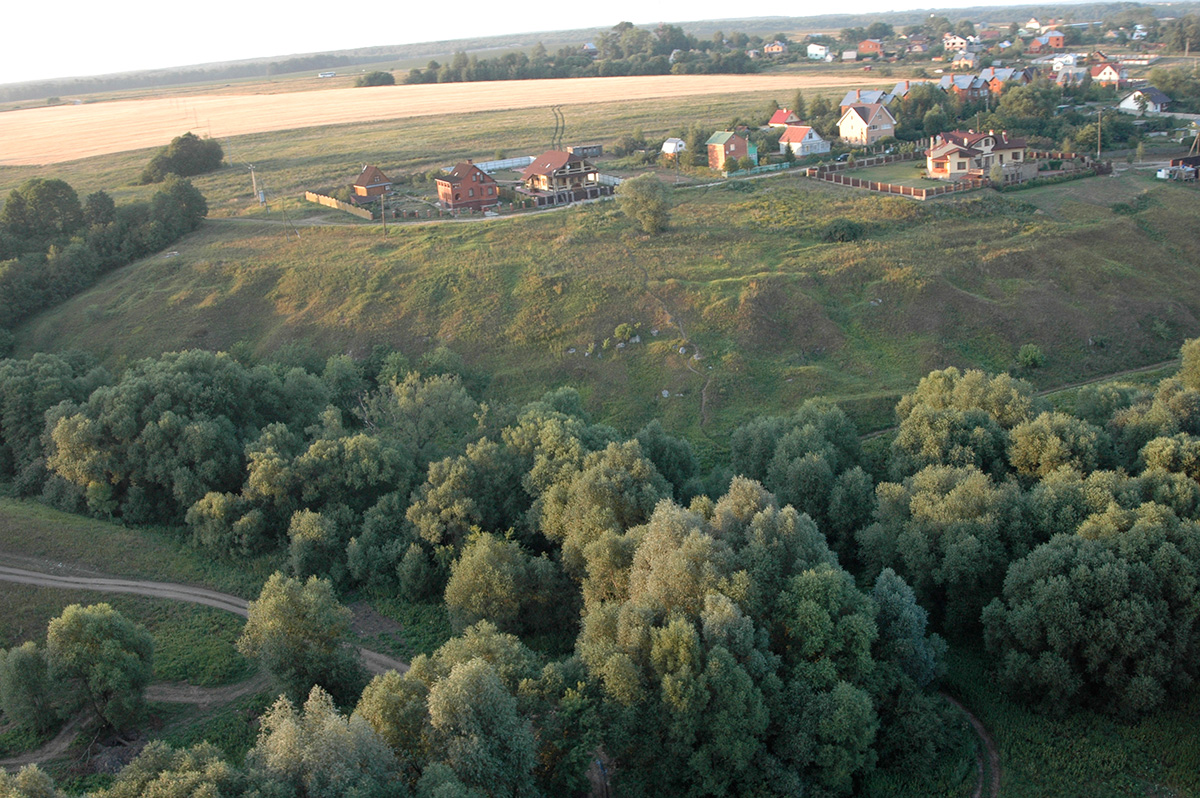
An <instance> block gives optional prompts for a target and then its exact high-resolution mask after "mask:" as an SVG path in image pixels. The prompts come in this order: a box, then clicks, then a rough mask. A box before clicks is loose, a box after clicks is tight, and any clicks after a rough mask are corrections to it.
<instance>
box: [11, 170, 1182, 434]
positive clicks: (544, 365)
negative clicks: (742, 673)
mask: <svg viewBox="0 0 1200 798" xmlns="http://www.w3.org/2000/svg"><path fill="white" fill-rule="evenodd" d="M1100 181H1103V182H1100ZM1083 182H1084V183H1088V182H1090V183H1093V186H1092V187H1091V194H1090V195H1089V194H1087V193H1083V194H1081V193H1080V192H1079V190H1078V188H1076V189H1074V191H1075V193H1074V194H1072V193H1068V192H1069V190H1070V187H1071V186H1072V185H1074V186H1076V187H1078V186H1079V185H1081V184H1067V185H1066V186H1063V187H1052V188H1050V189H1038V190H1036V191H1030V192H1023V193H1021V194H1016V195H1003V196H1002V195H997V194H994V193H992V192H987V193H981V194H977V195H974V196H972V197H970V198H967V199H964V200H954V201H950V202H944V201H938V202H932V203H928V204H925V205H919V204H916V203H913V202H911V201H907V200H902V199H890V198H883V197H879V196H875V195H869V194H866V193H862V192H854V191H851V190H846V189H839V188H834V187H826V186H823V185H818V184H815V183H814V182H813V181H809V180H805V179H803V178H797V177H790V176H789V177H783V178H775V179H771V180H767V181H754V182H751V183H743V184H734V185H736V186H739V187H740V190H731V189H730V187H728V186H727V187H723V188H710V189H701V190H692V191H682V192H678V193H677V195H676V197H675V200H676V205H675V207H674V210H673V211H672V219H671V228H670V230H668V231H667V232H666V233H663V234H661V235H658V236H654V237H646V236H643V235H641V234H639V233H637V232H636V231H635V229H634V227H633V226H632V225H631V224H630V223H629V220H628V219H626V218H625V217H624V216H623V215H622V214H621V213H620V212H619V211H618V210H617V208H616V205H615V203H602V204H598V205H592V206H588V207H578V208H573V209H570V210H568V211H562V212H554V213H546V214H539V215H535V216H529V217H524V218H519V219H508V220H495V221H485V222H461V223H449V224H435V225H424V226H410V227H401V228H390V229H389V234H388V237H387V238H386V239H385V238H383V237H382V236H381V234H380V231H379V230H378V229H374V228H371V229H368V228H363V227H313V228H305V229H304V230H303V232H302V235H301V237H300V238H299V239H297V238H295V237H294V236H291V237H288V236H287V235H285V228H283V227H270V226H265V225H257V226H247V225H244V224H241V223H238V222H236V221H228V220H224V221H222V220H218V221H210V222H208V223H207V224H206V226H205V228H203V229H202V230H201V231H200V232H199V233H196V234H193V235H192V236H191V237H189V238H187V239H185V240H184V241H183V242H181V244H180V245H179V249H178V255H177V256H171V257H162V256H160V257H156V258H153V259H148V260H145V261H142V262H139V263H135V264H133V265H131V266H129V267H127V268H126V269H123V270H121V271H119V272H117V273H114V274H113V275H111V276H110V277H108V278H107V279H106V280H105V281H103V282H102V283H101V284H99V285H98V286H96V287H95V288H94V289H92V290H90V291H88V292H86V293H84V294H82V295H80V296H78V297H76V298H75V299H73V300H72V301H70V302H68V303H66V304H64V305H62V306H61V307H59V308H57V309H55V310H53V311H52V312H49V313H46V314H43V315H42V316H40V317H38V318H36V319H34V320H32V321H31V322H30V323H28V324H27V325H25V326H24V327H23V328H22V329H21V330H19V331H18V354H29V353H31V352H33V351H37V350H61V349H66V348H72V347H78V348H83V349H87V350H91V351H94V352H96V353H98V354H100V355H101V356H103V357H105V358H107V359H108V360H110V361H112V362H119V361H121V360H125V359H128V358H136V357H142V356H148V355H157V354H158V353H160V352H162V351H164V350H172V349H180V348H189V347H203V348H212V349H228V348H230V347H233V346H235V345H239V344H240V346H241V348H243V349H248V350H249V351H253V352H254V353H257V354H259V355H267V354H269V353H271V352H272V351H274V350H276V349H278V348H279V347H280V346H282V345H285V344H287V343H289V342H294V341H306V342H308V343H310V344H311V345H312V347H314V348H315V349H316V350H317V351H318V352H319V353H321V354H322V355H325V354H331V353H336V352H345V353H350V354H352V355H358V356H361V355H364V354H365V353H366V352H368V351H369V350H370V347H371V346H372V345H374V344H377V343H388V344H392V345H395V346H397V347H399V348H401V349H402V350H404V351H405V352H407V353H410V354H420V353H421V352H424V351H426V350H428V349H430V348H432V347H433V346H436V345H438V344H447V345H449V346H451V347H452V348H454V349H455V350H457V351H459V352H461V353H462V354H463V355H464V356H465V357H466V359H467V360H468V362H469V363H470V364H471V365H472V366H474V367H475V368H478V369H480V370H482V371H485V372H488V373H491V374H492V375H493V378H494V379H493V382H492V392H493V393H494V394H495V395H496V396H497V397H502V398H511V399H528V398H531V397H534V396H536V395H538V394H539V393H540V392H541V391H543V390H545V389H546V388H548V387H551V386H555V385H560V384H572V385H575V386H577V387H578V388H580V390H581V391H582V392H583V394H584V396H585V398H586V399H587V401H588V402H589V405H590V407H591V408H592V409H593V410H594V411H595V412H596V414H597V416H598V417H599V418H601V419H604V420H607V421H608V422H610V423H614V424H616V425H618V426H622V427H627V428H635V426H636V425H640V424H641V423H644V422H645V421H646V420H648V419H649V418H652V417H658V418H661V419H663V422H664V424H667V425H668V426H670V427H672V428H674V429H676V430H679V431H682V432H688V433H690V434H691V435H692V436H693V437H702V436H705V435H706V434H707V435H708V436H712V438H713V439H715V440H719V441H724V439H725V433H726V432H727V431H728V430H729V429H730V428H731V427H732V426H733V425H736V424H737V423H739V422H740V421H742V420H744V419H745V418H746V417H748V416H751V415H757V414H762V413H768V412H776V411H781V410H784V409H785V408H787V407H789V406H791V405H793V404H794V403H796V402H798V401H800V400H802V399H803V398H805V397H808V396H812V395H815V394H827V395H831V396H834V397H837V398H839V399H841V400H843V401H844V402H845V403H846V406H847V407H848V408H849V409H850V410H851V411H852V412H857V413H858V414H859V415H860V417H862V418H863V419H864V420H866V421H868V422H869V423H876V424H882V423H886V422H887V420H888V414H889V411H890V406H891V403H892V402H893V401H894V397H895V395H896V394H897V393H898V392H900V391H901V390H904V389H906V388H907V387H909V386H911V385H912V384H914V383H915V382H916V380H917V379H919V378H920V377H921V376H922V375H924V374H925V373H927V372H928V371H929V370H931V369H934V368H939V367H943V366H946V365H958V366H978V367H983V368H987V369H991V370H1004V369H1009V368H1012V367H1013V366H1014V357H1015V354H1016V351H1017V349H1018V348H1019V347H1020V346H1021V345H1022V344H1025V343H1036V344H1037V345H1038V346H1040V347H1041V348H1042V350H1043V351H1044V352H1045V354H1046V365H1045V367H1044V368H1043V369H1041V370H1040V371H1037V372H1032V373H1030V374H1027V375H1026V376H1028V377H1030V378H1032V379H1034V380H1035V381H1036V382H1040V383H1043V384H1054V383H1058V382H1068V381H1071V380H1074V379H1079V378H1083V377H1087V376H1091V375H1095V374H1102V373H1106V372H1110V371H1117V370H1120V369H1122V368H1128V367H1131V366H1137V365H1141V364H1144V363H1148V362H1154V361H1157V360H1162V359H1164V358H1166V357H1169V356H1170V355H1171V354H1173V352H1174V351H1175V350H1176V349H1177V348H1178V346H1179V343H1180V341H1181V340H1182V339H1183V338H1184V337H1186V336H1192V335H1196V334H1197V333H1200V279H1198V278H1200V242H1197V240H1196V238H1195V236H1194V233H1193V232H1191V231H1194V230H1195V229H1196V225H1197V223H1198V222H1200V204H1198V203H1196V202H1195V193H1194V192H1193V191H1191V190H1189V189H1184V188H1180V187H1177V186H1162V185H1155V184H1154V181H1153V180H1151V179H1149V178H1148V177H1145V176H1141V175H1134V174H1132V173H1130V174H1128V175H1126V176H1124V177H1122V178H1120V179H1118V180H1111V179H1108V178H1099V179H1094V180H1093V181H1083ZM1055 189H1057V190H1058V191H1055ZM1081 197H1082V199H1081ZM1117 200H1132V202H1126V203H1125V204H1122V205H1116V202H1117ZM1110 201H1111V202H1112V203H1113V204H1114V205H1115V206H1116V207H1117V209H1118V211H1120V212H1114V210H1113V209H1112V208H1110V207H1108V206H1107V205H1105V204H1099V203H1107V202H1110ZM1031 202H1032V203H1037V205H1035V204H1031ZM1038 205H1041V206H1044V208H1045V210H1043V209H1042V208H1039V207H1038ZM838 219H853V220H856V221H857V222H859V223H860V224H861V225H862V227H863V238H862V239H861V240H859V241H853V242H846V243H827V242H825V241H824V238H825V236H826V230H827V227H828V225H829V224H830V223H831V222H833V221H834V220H838ZM248 230H249V231H252V232H251V233H249V234H248V233H247V231H248ZM623 323H627V324H630V325H633V326H635V327H636V332H637V333H638V334H639V335H640V339H641V340H640V343H629V344H628V345H626V346H624V347H620V348H618V346H617V343H618V341H617V339H616V337H614V329H615V328H616V327H617V326H618V325H620V324H623ZM637 325H640V327H638V326H637ZM606 339H607V340H608V346H607V348H605V341H606ZM589 347H591V348H592V352H591V354H587V353H588V350H589ZM572 350H573V351H572ZM697 355H699V358H698V359H697ZM664 391H665V392H666V393H667V394H668V395H667V396H664V395H663V392H664Z"/></svg>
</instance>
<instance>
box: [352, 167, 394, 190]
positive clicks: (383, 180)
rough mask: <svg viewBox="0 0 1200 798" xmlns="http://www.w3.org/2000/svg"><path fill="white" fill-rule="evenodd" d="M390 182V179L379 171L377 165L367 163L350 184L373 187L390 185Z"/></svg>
mask: <svg viewBox="0 0 1200 798" xmlns="http://www.w3.org/2000/svg"><path fill="white" fill-rule="evenodd" d="M391 184H392V181H391V179H390V178H388V176H387V175H385V174H384V173H383V172H381V171H379V167H378V166H369V165H368V166H364V167H363V170H362V174H360V175H359V176H358V179H357V180H355V181H354V183H353V184H352V185H355V186H362V187H363V188H373V187H375V186H390V185H391Z"/></svg>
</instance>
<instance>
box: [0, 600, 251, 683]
mask: <svg viewBox="0 0 1200 798" xmlns="http://www.w3.org/2000/svg"><path fill="white" fill-rule="evenodd" d="M101 602H105V603H107V604H110V605H111V606H112V607H113V608H114V609H116V610H117V611H118V612H120V613H121V614H122V615H124V616H125V617H127V618H129V619H130V620H131V621H134V622H135V623H139V624H141V625H142V626H144V627H146V629H147V630H148V631H149V632H150V634H151V636H152V637H153V638H154V678H155V680H156V681H169V682H187V683H188V684H194V685H198V686H201V687H216V686H220V685H224V684H231V683H234V682H239V681H241V680H242V679H245V678H247V677H249V676H250V675H252V674H253V672H254V668H255V666H254V664H253V663H252V662H250V661H249V660H246V659H245V658H244V657H242V656H241V655H240V654H238V653H237V650H236V649H235V647H234V643H235V641H236V640H237V638H238V636H239V635H240V634H241V631H242V625H243V624H244V623H245V621H244V620H243V619H241V618H238V617H237V616H234V615H231V614H229V613H227V612H222V611H220V610H216V609H213V608H211V607H202V606H196V605H193V604H183V603H180V602H175V601H168V600H165V599H151V598H145V597H142V596H126V595H120V594H112V593H97V592H95V591H87V590H78V591H76V590H61V589H58V588H43V587H33V586H30V585H18V584H13V583H10V582H4V583H0V608H2V610H3V612H2V614H0V648H11V647H13V646H16V645H20V644H21V643H23V642H25V641H27V640H33V641H34V642H36V643H37V644H38V645H39V646H42V645H45V640H46V626H47V624H49V622H50V621H51V620H52V619H54V618H56V617H58V616H59V615H60V614H62V611H63V609H64V608H66V607H67V606H68V605H70V604H84V605H88V604H98V603H101Z"/></svg>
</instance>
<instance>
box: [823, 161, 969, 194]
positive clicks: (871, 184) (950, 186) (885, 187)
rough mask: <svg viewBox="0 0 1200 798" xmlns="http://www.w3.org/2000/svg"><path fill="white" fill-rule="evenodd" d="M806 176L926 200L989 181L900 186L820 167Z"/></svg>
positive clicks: (967, 180)
mask: <svg viewBox="0 0 1200 798" xmlns="http://www.w3.org/2000/svg"><path fill="white" fill-rule="evenodd" d="M808 176H809V177H814V178H816V179H817V180H824V181H826V182H828V183H836V184H837V185H839V186H850V187H851V188H865V189H867V190H868V191H878V192H879V193H881V194H895V195H897V196H901V197H912V198H913V199H917V200H927V199H929V198H930V197H940V196H942V195H943V194H953V193H954V192H956V191H970V190H971V189H976V188H982V187H983V186H986V185H987V184H988V182H989V181H987V180H978V179H974V178H970V179H966V180H959V181H957V182H954V183H946V184H944V185H940V186H935V187H934V188H914V187H913V186H900V185H896V184H895V183H879V182H877V181H875V180H863V179H862V178H861V177H851V176H850V175H843V174H838V172H836V171H832V170H831V171H826V172H824V173H822V172H821V171H820V167H814V168H812V169H809V170H808Z"/></svg>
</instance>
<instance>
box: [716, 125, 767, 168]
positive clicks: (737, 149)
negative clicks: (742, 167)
mask: <svg viewBox="0 0 1200 798" xmlns="http://www.w3.org/2000/svg"><path fill="white" fill-rule="evenodd" d="M705 144H706V145H707V146H708V165H709V167H710V168H712V169H719V170H721V171H722V172H730V171H733V170H735V169H737V168H738V166H737V162H738V160H739V159H741V158H749V159H750V160H752V161H754V164H755V165H756V166H757V165H758V147H757V146H756V145H755V144H754V143H753V142H750V141H748V140H746V138H744V137H743V136H739V135H738V134H737V133H734V132H733V131H731V130H718V131H717V132H716V133H713V134H712V135H711V136H710V137H709V139H708V141H706V142H705Z"/></svg>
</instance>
